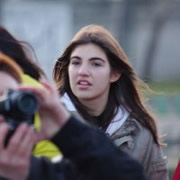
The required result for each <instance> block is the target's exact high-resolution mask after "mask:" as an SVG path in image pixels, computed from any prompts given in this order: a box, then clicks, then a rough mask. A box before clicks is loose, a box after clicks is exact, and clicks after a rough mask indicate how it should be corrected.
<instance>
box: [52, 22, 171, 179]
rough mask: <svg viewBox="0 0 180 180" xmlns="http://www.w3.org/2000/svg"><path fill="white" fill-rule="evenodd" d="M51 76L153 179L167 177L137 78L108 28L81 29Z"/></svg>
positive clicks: (73, 107)
mask: <svg viewBox="0 0 180 180" xmlns="http://www.w3.org/2000/svg"><path fill="white" fill-rule="evenodd" d="M53 78H54V81H55V83H56V86H57V88H58V90H59V94H60V95H61V96H63V98H62V99H61V101H62V102H64V104H65V105H66V107H67V108H68V109H69V110H70V111H72V112H74V113H75V114H76V115H78V116H80V117H82V118H81V119H82V120H83V121H85V122H88V123H90V124H93V125H95V126H96V127H98V128H99V129H101V130H102V131H103V132H104V133H106V134H107V135H108V136H110V137H111V138H112V140H113V141H114V143H115V144H116V145H117V146H118V147H119V148H121V149H124V151H126V152H128V153H129V154H130V155H132V156H133V157H134V158H135V159H136V160H138V161H139V162H140V163H141V164H142V166H143V167H144V170H145V172H146V174H147V175H148V177H149V178H150V179H151V180H167V179H168V171H167V159H166V158H165V157H164V155H163V153H162V149H161V145H160V142H159V137H158V131H157V125H156V123H155V120H154V118H153V117H152V115H151V114H150V112H149V111H148V109H147V107H146V105H145V104H144V102H143V96H142V95H141V94H140V88H141V87H147V86H146V84H145V83H143V82H142V81H141V80H139V79H138V78H137V76H136V73H135V71H134V70H133V68H132V66H131V64H130V63H129V61H128V58H127V57H126V55H125V53H124V51H123V49H122V48H121V47H120V45H119V43H118V42H117V41H116V39H115V38H114V37H113V36H112V34H111V33H110V32H109V31H107V30H106V29H105V28H104V27H102V26H99V25H89V26H85V27H83V28H82V29H81V30H80V31H79V32H77V34H76V35H75V36H74V38H73V39H72V40H71V41H70V43H69V44H68V46H67V47H66V49H65V50H64V52H63V54H62V55H61V56H60V57H59V58H58V59H57V61H56V63H55V66H54V70H53Z"/></svg>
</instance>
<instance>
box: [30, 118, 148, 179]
mask: <svg viewBox="0 0 180 180" xmlns="http://www.w3.org/2000/svg"><path fill="white" fill-rule="evenodd" d="M52 141H53V142H54V143H55V144H56V145H57V146H58V147H59V148H60V149H61V151H62V153H63V155H64V157H65V158H64V159H63V160H62V161H61V162H60V163H57V164H53V163H52V162H50V160H49V159H47V158H35V157H32V166H31V171H30V176H29V178H28V180H52V179H53V180H76V179H84V180H89V179H92V180H100V179H103V180H145V179H146V178H145V176H144V173H143V170H142V167H141V166H140V165H139V163H138V162H136V161H135V160H133V159H132V158H131V157H130V156H128V155H127V154H126V153H124V152H122V151H121V150H119V149H118V148H117V147H115V145H114V144H113V143H112V141H111V140H110V139H108V138H107V137H105V135H104V133H102V132H100V131H99V130H97V129H95V128H92V127H91V128H90V127H89V126H88V125H86V124H83V123H81V122H79V121H77V120H76V119H75V118H73V117H71V118H70V120H69V121H68V122H67V123H66V124H65V126H64V127H63V128H62V129H61V130H60V131H59V133H58V134H56V136H55V137H54V138H53V139H52Z"/></svg>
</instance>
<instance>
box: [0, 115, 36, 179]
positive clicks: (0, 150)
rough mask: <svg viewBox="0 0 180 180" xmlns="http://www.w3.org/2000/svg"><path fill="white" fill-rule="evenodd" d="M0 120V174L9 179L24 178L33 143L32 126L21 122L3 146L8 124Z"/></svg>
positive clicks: (28, 166) (33, 133) (26, 175)
mask: <svg viewBox="0 0 180 180" xmlns="http://www.w3.org/2000/svg"><path fill="white" fill-rule="evenodd" d="M0 119H1V120H2V117H0ZM0 122H1V123H0V176H2V177H5V178H8V179H10V180H25V179H27V177H28V174H29V169H30V157H31V154H32V149H33V146H34V143H35V132H34V128H33V127H32V126H29V125H27V124H25V123H22V124H21V125H20V126H19V127H18V128H17V130H16V131H15V133H14V134H13V135H12V137H11V138H10V140H9V143H8V145H7V147H5V146H4V141H5V138H6V135H7V133H8V131H9V125H8V124H7V123H5V122H2V121H0Z"/></svg>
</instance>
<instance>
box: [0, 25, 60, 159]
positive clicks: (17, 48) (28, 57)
mask: <svg viewBox="0 0 180 180" xmlns="http://www.w3.org/2000/svg"><path fill="white" fill-rule="evenodd" d="M0 52H2V53H4V54H6V55H7V56H9V57H11V58H12V60H13V61H15V62H16V63H17V64H18V65H19V66H20V67H21V69H22V71H23V73H21V78H22V81H23V84H29V85H33V86H36V87H43V86H42V85H41V84H40V83H39V81H40V80H41V79H46V76H45V73H44V72H43V70H42V69H41V68H40V67H39V66H38V64H37V62H35V60H34V59H33V55H34V56H35V52H34V51H33V49H32V47H31V46H30V44H29V43H27V42H25V41H19V40H17V39H16V38H15V37H14V36H13V35H12V34H11V33H10V32H9V31H8V30H7V29H6V28H4V27H3V26H1V25H0ZM34 126H35V128H36V129H37V130H39V129H40V126H41V123H40V119H39V114H38V113H36V115H35V117H34ZM32 153H33V154H34V155H35V156H37V157H40V156H46V157H48V158H50V159H51V160H52V161H57V160H58V159H60V158H61V153H60V150H59V149H58V148H57V147H56V146H55V145H54V144H53V143H52V142H51V141H49V140H44V141H41V142H38V143H37V144H36V145H35V146H34V148H33V152H32Z"/></svg>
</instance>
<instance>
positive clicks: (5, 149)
mask: <svg viewBox="0 0 180 180" xmlns="http://www.w3.org/2000/svg"><path fill="white" fill-rule="evenodd" d="M21 73H22V70H21V68H20V67H19V66H18V65H17V64H16V63H15V62H14V61H13V60H12V59H10V58H9V57H7V56H5V55H3V54H2V53H0V97H1V98H4V95H5V92H7V90H9V89H11V90H12V89H13V90H18V91H27V92H31V93H33V94H34V95H36V97H37V98H38V102H39V107H38V113H39V115H40V118H41V120H42V123H41V129H40V131H39V132H35V130H34V126H33V124H27V123H26V122H22V123H20V125H19V126H18V127H17V129H16V130H15V132H14V134H13V135H12V136H11V137H10V139H9V141H8V144H7V145H6V146H5V144H4V142H5V139H6V136H7V134H8V132H9V128H10V126H9V124H8V123H7V122H6V119H5V118H4V117H3V116H2V115H1V116H0V176H1V178H0V179H4V178H5V179H6V178H7V179H10V180H25V179H28V180H44V179H47V180H52V179H53V180H76V179H78V180H79V179H85V180H88V179H92V180H100V179H103V180H106V179H107V180H110V179H112V180H119V179H121V180H145V179H146V178H145V176H144V173H143V170H142V167H141V166H140V165H139V163H137V162H136V161H135V160H133V159H132V158H130V157H129V156H128V155H127V154H126V153H124V152H122V151H121V150H119V149H118V148H117V147H115V146H114V145H113V143H112V142H111V140H109V139H108V138H107V137H106V136H105V135H104V134H103V133H102V132H101V131H99V130H97V129H95V128H93V127H91V126H90V125H86V124H84V123H81V122H80V121H79V120H77V119H76V118H75V117H73V116H72V115H71V114H70V113H69V112H68V111H67V110H66V108H65V107H64V105H63V104H61V103H59V94H58V92H57V91H56V89H55V87H53V86H51V85H49V84H48V83H47V82H43V83H42V85H43V87H44V88H38V87H33V86H27V85H26V86H25V85H22V84H21V82H22V79H21ZM1 100H2V99H1ZM44 139H51V141H52V142H53V143H54V144H56V145H57V147H59V148H60V149H61V151H62V153H63V155H64V158H63V159H62V161H61V162H58V163H52V162H51V161H50V160H49V159H48V158H46V157H41V158H37V157H34V156H32V153H31V151H32V149H33V146H34V144H35V143H36V142H37V141H39V140H44Z"/></svg>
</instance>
